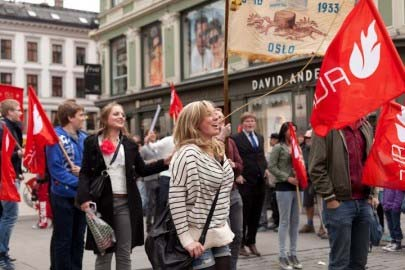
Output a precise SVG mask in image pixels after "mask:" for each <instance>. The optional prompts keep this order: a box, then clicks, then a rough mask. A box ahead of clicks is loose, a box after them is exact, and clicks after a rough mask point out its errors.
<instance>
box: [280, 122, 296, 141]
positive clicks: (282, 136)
mask: <svg viewBox="0 0 405 270" xmlns="http://www.w3.org/2000/svg"><path fill="white" fill-rule="evenodd" d="M289 123H291V124H292V125H293V126H294V127H295V128H297V125H296V124H294V123H293V122H284V123H283V124H282V125H281V127H280V132H279V133H278V141H279V142H280V143H285V142H286V137H285V134H286V133H287V130H288V124H289Z"/></svg>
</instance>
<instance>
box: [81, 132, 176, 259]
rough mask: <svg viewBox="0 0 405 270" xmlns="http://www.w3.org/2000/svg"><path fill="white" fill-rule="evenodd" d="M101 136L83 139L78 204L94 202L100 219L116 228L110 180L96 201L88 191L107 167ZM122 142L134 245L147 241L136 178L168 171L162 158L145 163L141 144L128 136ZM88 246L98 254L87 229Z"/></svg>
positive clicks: (111, 249) (87, 247)
mask: <svg viewBox="0 0 405 270" xmlns="http://www.w3.org/2000/svg"><path fill="white" fill-rule="evenodd" d="M98 135H99V134H96V135H91V136H89V137H88V138H87V139H86V140H85V142H84V153H83V161H82V167H81V170H80V176H79V186H78V189H77V198H76V199H77V203H79V204H82V203H84V202H86V201H95V202H96V203H97V210H98V212H100V214H101V218H102V219H103V220H104V221H106V222H107V223H108V224H109V225H111V226H112V227H113V228H114V222H113V194H112V187H111V182H110V181H108V182H107V183H106V185H105V186H104V190H103V192H102V195H101V197H100V198H99V199H98V200H94V198H92V197H91V196H90V194H89V187H90V183H91V181H93V180H94V179H95V178H96V177H97V176H99V175H100V174H101V172H102V171H103V170H105V169H106V165H105V162H104V159H103V156H102V153H101V150H100V147H99V144H98ZM122 145H123V146H124V151H125V171H126V172H125V173H126V180H127V192H128V206H129V214H130V219H131V231H132V244H131V247H132V248H134V247H135V246H141V245H143V242H144V235H143V213H142V201H141V196H140V194H139V191H138V188H137V185H136V179H137V178H138V177H139V176H148V175H151V174H155V173H159V172H161V171H164V170H167V168H168V167H167V166H166V165H164V162H163V160H159V161H157V162H156V163H152V164H148V165H146V164H145V163H144V161H143V159H142V158H141V156H140V155H139V151H138V145H137V144H136V143H135V142H133V141H132V140H130V139H128V138H127V137H126V136H123V138H122ZM86 249H89V250H93V251H94V252H95V253H98V250H97V247H96V244H95V242H94V238H93V236H92V234H91V232H90V230H87V239H86ZM113 251H114V248H110V249H108V250H107V252H113Z"/></svg>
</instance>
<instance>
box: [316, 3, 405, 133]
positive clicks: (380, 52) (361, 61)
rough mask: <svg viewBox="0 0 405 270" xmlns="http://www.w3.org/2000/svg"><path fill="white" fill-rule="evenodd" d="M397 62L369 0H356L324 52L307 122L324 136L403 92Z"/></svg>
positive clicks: (401, 69) (401, 70) (401, 71)
mask: <svg viewBox="0 0 405 270" xmlns="http://www.w3.org/2000/svg"><path fill="white" fill-rule="evenodd" d="M404 82H405V73H404V67H403V65H402V61H401V59H400V57H399V55H398V53H397V51H396V49H395V47H394V44H393V43H392V40H391V38H390V36H389V35H388V33H387V30H386V27H385V25H384V23H383V21H382V19H381V17H380V15H379V13H378V11H377V9H376V8H375V6H374V4H373V1H372V0H360V1H359V3H358V4H357V5H356V6H355V7H354V8H353V10H352V11H351V13H350V14H349V15H348V16H347V18H346V19H345V21H344V22H343V24H342V26H341V28H340V30H339V32H338V33H337V35H336V37H335V39H334V40H333V41H332V43H331V44H330V46H329V48H328V50H327V51H326V54H325V58H324V60H323V63H322V67H321V70H320V74H319V80H318V82H317V85H316V91H315V97H314V109H313V112H312V116H311V125H312V127H313V128H314V130H315V132H316V134H318V135H319V136H325V135H326V134H327V133H328V131H329V130H331V129H339V128H342V127H344V126H347V125H348V124H351V123H353V122H355V121H356V120H358V119H360V118H361V117H362V116H365V115H366V114H367V113H369V112H372V111H374V110H376V109H377V108H379V107H380V106H381V105H382V104H384V103H386V102H388V101H390V100H392V99H393V98H395V97H397V96H399V95H401V94H402V93H404V90H405V87H404V86H405V84H404Z"/></svg>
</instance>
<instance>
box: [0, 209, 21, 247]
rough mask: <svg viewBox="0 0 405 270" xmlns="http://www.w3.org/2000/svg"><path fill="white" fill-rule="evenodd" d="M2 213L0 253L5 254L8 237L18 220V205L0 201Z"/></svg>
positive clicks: (0, 219) (8, 241)
mask: <svg viewBox="0 0 405 270" xmlns="http://www.w3.org/2000/svg"><path fill="white" fill-rule="evenodd" d="M1 206H2V208H3V213H2V215H1V217H0V253H4V254H7V253H8V250H9V243H10V236H11V233H12V232H13V228H14V225H15V224H16V223H17V219H18V203H17V202H9V201H1Z"/></svg>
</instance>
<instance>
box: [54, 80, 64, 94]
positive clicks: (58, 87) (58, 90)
mask: <svg viewBox="0 0 405 270" xmlns="http://www.w3.org/2000/svg"><path fill="white" fill-rule="evenodd" d="M62 82H63V79H62V77H59V76H52V97H62V93H63V92H62V91H63V87H62Z"/></svg>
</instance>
